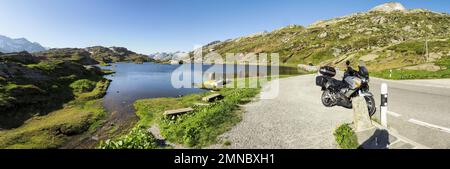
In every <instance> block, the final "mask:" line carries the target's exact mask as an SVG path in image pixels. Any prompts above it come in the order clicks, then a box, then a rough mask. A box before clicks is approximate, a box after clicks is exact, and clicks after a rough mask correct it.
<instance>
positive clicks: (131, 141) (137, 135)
mask: <svg viewBox="0 0 450 169" xmlns="http://www.w3.org/2000/svg"><path fill="white" fill-rule="evenodd" d="M158 147H159V145H158V144H157V142H156V139H155V137H154V136H153V135H152V134H150V133H148V131H147V130H145V128H143V127H140V126H136V127H134V128H133V129H132V130H131V131H130V132H129V133H128V134H127V135H124V136H122V137H120V138H118V139H116V140H106V141H101V142H100V145H99V146H98V148H100V149H155V148H158Z"/></svg>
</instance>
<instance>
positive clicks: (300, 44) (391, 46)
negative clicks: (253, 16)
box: [203, 9, 450, 71]
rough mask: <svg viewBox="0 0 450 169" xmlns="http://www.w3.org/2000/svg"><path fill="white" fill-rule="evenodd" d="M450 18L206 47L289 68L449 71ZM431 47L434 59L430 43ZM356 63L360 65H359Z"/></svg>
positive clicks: (387, 17)
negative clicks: (260, 56) (272, 57)
mask: <svg viewBox="0 0 450 169" xmlns="http://www.w3.org/2000/svg"><path fill="white" fill-rule="evenodd" d="M449 26H450V15H449V14H446V13H436V12H432V11H428V10H423V9H414V10H407V11H393V12H382V11H381V12H380V11H371V12H366V13H356V14H352V15H349V16H344V17H339V18H335V19H330V20H325V21H319V22H316V23H314V24H312V25H310V26H308V27H303V26H298V25H290V26H287V27H284V28H281V29H277V30H274V31H272V32H268V33H267V32H264V33H259V34H254V35H250V36H246V37H240V38H236V39H232V40H227V41H223V42H215V43H211V44H208V45H206V46H204V48H203V50H204V52H205V53H207V52H209V51H215V52H218V53H219V54H221V55H222V56H225V54H226V53H249V52H254V53H262V52H264V53H279V55H280V61H281V62H282V63H283V64H289V65H297V64H313V65H337V66H343V63H344V62H345V61H346V60H360V59H362V60H365V61H366V62H367V65H368V67H369V68H370V69H372V70H374V71H382V70H386V69H391V68H394V69H397V68H407V69H409V70H424V71H441V70H445V69H447V66H446V64H442V62H446V61H448V58H449V57H450V56H449V55H450V53H449V51H450V50H449V47H448V46H449V45H448V44H449V42H450V41H449V38H450V31H449V30H450V29H449ZM426 41H428V49H429V50H428V55H427V53H426V50H425V42H426ZM354 63H356V62H354Z"/></svg>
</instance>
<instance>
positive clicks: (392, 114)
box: [387, 111, 402, 117]
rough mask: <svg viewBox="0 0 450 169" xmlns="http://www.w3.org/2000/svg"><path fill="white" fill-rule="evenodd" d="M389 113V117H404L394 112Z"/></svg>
mask: <svg viewBox="0 0 450 169" xmlns="http://www.w3.org/2000/svg"><path fill="white" fill-rule="evenodd" d="M387 113H388V114H389V115H391V116H394V117H400V116H402V115H401V114H398V113H396V112H392V111H388V112H387Z"/></svg>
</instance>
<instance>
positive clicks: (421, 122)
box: [408, 119, 450, 133]
mask: <svg viewBox="0 0 450 169" xmlns="http://www.w3.org/2000/svg"><path fill="white" fill-rule="evenodd" d="M408 122H411V123H414V124H417V125H421V126H425V127H429V128H436V129H438V130H441V131H444V132H447V133H450V129H449V128H445V127H441V126H438V125H434V124H430V123H426V122H423V121H419V120H416V119H409V120H408Z"/></svg>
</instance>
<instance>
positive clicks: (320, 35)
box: [317, 32, 328, 38]
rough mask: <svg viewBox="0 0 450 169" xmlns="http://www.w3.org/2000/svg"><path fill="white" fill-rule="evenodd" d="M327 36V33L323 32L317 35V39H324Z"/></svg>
mask: <svg viewBox="0 0 450 169" xmlns="http://www.w3.org/2000/svg"><path fill="white" fill-rule="evenodd" d="M327 36H328V33H327V32H323V33H321V34H319V35H318V36H317V37H318V38H325V37H327Z"/></svg>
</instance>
